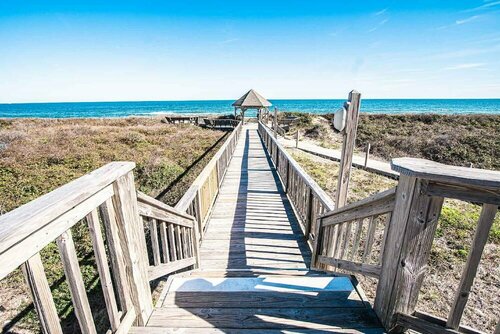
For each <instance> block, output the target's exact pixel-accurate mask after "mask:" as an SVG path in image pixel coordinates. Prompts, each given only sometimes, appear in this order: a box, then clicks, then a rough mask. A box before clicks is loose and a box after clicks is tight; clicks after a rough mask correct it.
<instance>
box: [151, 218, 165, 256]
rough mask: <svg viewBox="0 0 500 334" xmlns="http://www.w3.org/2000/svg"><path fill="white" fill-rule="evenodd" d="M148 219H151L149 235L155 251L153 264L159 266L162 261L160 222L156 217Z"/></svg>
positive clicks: (152, 248)
mask: <svg viewBox="0 0 500 334" xmlns="http://www.w3.org/2000/svg"><path fill="white" fill-rule="evenodd" d="M148 221H149V236H150V239H151V250H152V251H153V264H154V265H155V266H157V265H159V264H160V263H161V259H160V243H159V242H158V222H157V221H156V219H154V218H150V219H148ZM160 230H161V227H160ZM162 241H163V240H162Z"/></svg>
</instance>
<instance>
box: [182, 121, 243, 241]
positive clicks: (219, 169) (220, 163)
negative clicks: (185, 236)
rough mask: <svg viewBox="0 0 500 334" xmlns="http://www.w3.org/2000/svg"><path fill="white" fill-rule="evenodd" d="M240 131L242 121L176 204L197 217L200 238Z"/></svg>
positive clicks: (183, 210)
mask: <svg viewBox="0 0 500 334" xmlns="http://www.w3.org/2000/svg"><path fill="white" fill-rule="evenodd" d="M240 133H241V122H240V123H239V124H238V125H237V126H236V128H235V129H234V130H233V132H232V133H231V134H230V135H229V137H228V139H227V140H226V141H225V142H224V144H223V145H222V147H221V148H220V149H219V150H218V151H217V153H216V154H215V155H214V157H213V158H212V159H211V160H210V162H209V163H208V164H207V166H206V167H205V168H204V169H203V171H202V172H201V173H200V175H198V177H197V178H196V179H195V181H194V182H193V184H192V185H191V187H189V189H188V190H187V191H186V193H185V194H184V196H183V197H182V198H181V199H180V200H179V202H178V203H177V204H176V205H175V208H176V209H177V210H179V211H181V212H187V213H188V214H189V215H192V216H193V217H195V219H196V221H197V222H198V230H199V231H200V233H199V236H200V238H202V237H203V232H204V230H205V224H206V221H207V219H208V216H209V212H210V209H211V208H212V205H213V203H214V202H215V198H216V197H217V194H218V193H219V187H220V184H221V183H222V180H223V178H224V174H225V173H226V170H227V167H228V165H229V162H230V161H231V157H232V156H233V153H234V149H235V148H236V143H237V142H238V138H239V136H240Z"/></svg>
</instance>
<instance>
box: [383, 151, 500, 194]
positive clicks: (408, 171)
mask: <svg viewBox="0 0 500 334" xmlns="http://www.w3.org/2000/svg"><path fill="white" fill-rule="evenodd" d="M391 167H392V169H393V170H395V171H396V172H399V173H401V174H404V175H407V176H412V177H418V178H423V179H426V180H429V181H437V182H443V183H454V184H459V185H462V186H465V185H473V186H479V187H489V188H496V189H499V187H500V172H499V171H494V170H486V169H477V168H469V167H459V166H451V165H445V164H441V163H438V162H435V161H430V160H425V159H418V158H397V159H393V160H392V161H391Z"/></svg>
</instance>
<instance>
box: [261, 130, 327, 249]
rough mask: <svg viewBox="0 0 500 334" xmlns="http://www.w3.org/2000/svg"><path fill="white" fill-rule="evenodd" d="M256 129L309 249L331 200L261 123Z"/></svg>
mask: <svg viewBox="0 0 500 334" xmlns="http://www.w3.org/2000/svg"><path fill="white" fill-rule="evenodd" d="M258 130H259V134H260V136H261V138H262V141H263V142H264V145H265V146H266V148H267V150H268V152H269V155H270V156H271V159H272V161H273V163H274V165H275V166H276V170H277V172H278V175H279V176H280V178H281V181H282V183H283V185H284V187H285V190H286V192H287V195H288V197H289V198H290V201H291V202H292V205H293V206H294V209H295V211H296V212H297V214H298V216H299V217H298V218H299V219H300V224H301V227H302V230H303V233H304V235H305V236H306V238H307V239H308V241H309V245H310V247H312V242H313V240H314V238H315V231H316V230H317V229H316V221H317V218H318V217H319V216H320V215H321V214H323V213H325V212H328V211H332V210H333V209H334V207H335V205H334V203H333V200H332V199H331V198H330V197H329V196H328V195H327V194H326V192H325V191H324V190H323V189H321V188H320V186H319V185H318V184H317V183H316V182H315V181H314V180H313V179H312V178H311V177H310V176H309V175H308V174H307V173H306V172H305V171H304V170H303V169H302V167H300V165H299V164H298V163H297V162H296V161H295V159H293V158H292V156H291V155H290V154H289V153H288V152H287V151H286V150H285V149H284V148H283V147H282V146H281V144H280V143H278V141H277V140H276V138H274V136H273V133H272V132H271V130H270V129H269V128H267V126H266V125H264V123H262V122H259V128H258Z"/></svg>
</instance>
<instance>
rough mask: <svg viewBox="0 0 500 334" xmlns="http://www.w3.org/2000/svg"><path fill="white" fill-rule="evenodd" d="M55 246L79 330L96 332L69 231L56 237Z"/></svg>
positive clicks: (94, 333)
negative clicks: (58, 253) (59, 255)
mask: <svg viewBox="0 0 500 334" xmlns="http://www.w3.org/2000/svg"><path fill="white" fill-rule="evenodd" d="M56 241H57V246H58V247H59V252H60V254H61V260H62V263H63V268H64V273H65V275H66V281H67V283H68V286H69V290H70V292H71V299H72V301H73V305H74V307H75V313H76V317H77V319H78V323H79V324H80V330H81V331H82V333H84V334H96V333H97V331H96V328H95V324H94V319H93V318H92V311H91V310H90V305H89V301H88V298H87V293H86V290H85V284H84V283H83V278H82V273H81V272H80V267H79V265H78V258H77V257H76V249H75V244H74V243H73V238H72V236H71V231H70V230H67V231H66V232H64V233H63V234H61V235H60V236H59V237H58V238H57V239H56Z"/></svg>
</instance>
